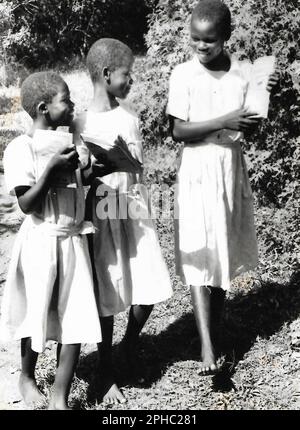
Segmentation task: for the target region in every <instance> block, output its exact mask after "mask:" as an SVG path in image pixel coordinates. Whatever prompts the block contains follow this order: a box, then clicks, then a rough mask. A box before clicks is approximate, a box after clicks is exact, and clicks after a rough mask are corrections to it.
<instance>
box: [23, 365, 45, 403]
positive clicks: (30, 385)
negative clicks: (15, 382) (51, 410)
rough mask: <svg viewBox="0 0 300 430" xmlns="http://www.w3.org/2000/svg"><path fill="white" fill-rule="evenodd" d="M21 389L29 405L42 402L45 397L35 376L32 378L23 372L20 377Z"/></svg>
mask: <svg viewBox="0 0 300 430" xmlns="http://www.w3.org/2000/svg"><path fill="white" fill-rule="evenodd" d="M19 390H20V393H21V396H22V397H23V399H24V402H25V404H26V405H27V406H33V405H34V404H36V403H41V402H43V401H44V400H45V397H44V396H43V394H42V393H41V392H40V390H39V389H38V387H37V384H36V380H35V378H34V377H33V378H31V377H29V376H26V375H24V374H22V373H21V375H20V379H19Z"/></svg>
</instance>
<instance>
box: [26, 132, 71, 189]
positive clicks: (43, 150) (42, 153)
mask: <svg viewBox="0 0 300 430" xmlns="http://www.w3.org/2000/svg"><path fill="white" fill-rule="evenodd" d="M63 147H70V148H73V147H74V144H73V135H72V134H71V133H67V132H64V131H57V130H36V131H35V133H34V135H33V144H32V148H33V154H34V159H35V169H36V176H37V179H39V178H40V177H41V176H42V174H43V172H44V171H45V169H46V166H47V164H48V163H49V161H50V160H51V158H52V157H53V156H54V155H55V154H56V153H57V152H58V151H60V150H61V149H62V148H63ZM51 187H54V188H76V187H77V181H76V174H75V171H74V172H68V171H63V170H60V171H58V172H57V173H55V174H54V176H53V180H52V181H51Z"/></svg>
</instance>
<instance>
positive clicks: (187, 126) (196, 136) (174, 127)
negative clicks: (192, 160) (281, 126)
mask: <svg viewBox="0 0 300 430" xmlns="http://www.w3.org/2000/svg"><path fill="white" fill-rule="evenodd" d="M254 115H256V114H255V113H254V112H247V111H246V109H237V110H235V111H233V112H230V113H228V114H226V115H223V116H220V117H218V118H214V119H211V120H208V121H201V122H188V121H184V120H182V119H179V118H175V117H171V131H172V136H173V138H174V140H178V141H187V142H191V143H192V142H193V141H199V140H201V139H202V138H204V137H205V136H207V135H209V134H210V133H213V132H215V131H218V130H222V129H231V130H236V131H242V132H245V131H248V130H249V129H250V128H251V127H253V126H255V125H257V123H258V122H259V120H260V118H259V117H257V116H256V117H254Z"/></svg>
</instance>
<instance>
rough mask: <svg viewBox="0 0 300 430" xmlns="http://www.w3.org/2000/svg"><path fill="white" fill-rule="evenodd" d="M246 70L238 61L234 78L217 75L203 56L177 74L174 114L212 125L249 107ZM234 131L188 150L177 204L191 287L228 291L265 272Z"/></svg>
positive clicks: (183, 265)
mask: <svg viewBox="0 0 300 430" xmlns="http://www.w3.org/2000/svg"><path fill="white" fill-rule="evenodd" d="M247 86H248V82H247V78H246V70H244V67H243V65H242V64H241V63H239V62H238V61H237V60H235V59H233V58H231V67H230V70H229V71H228V72H227V73H225V74H224V73H222V74H220V72H210V71H208V70H207V69H206V68H205V67H204V66H202V65H201V63H200V62H199V60H198V58H197V57H196V56H195V57H194V58H193V59H192V60H190V61H187V62H185V63H182V64H180V65H178V66H176V67H175V68H174V70H173V72H172V74H171V78H170V86H169V99H168V106H167V113H168V114H169V115H171V116H173V117H176V118H179V119H181V120H184V121H190V122H193V121H206V120H210V119H213V118H217V117H219V116H221V115H224V114H227V113H229V112H231V111H233V110H235V109H239V108H242V107H243V104H244V100H245V95H246V91H247ZM242 137H243V134H242V133H240V132H238V131H234V130H229V129H223V130H218V131H216V132H213V133H210V134H209V135H207V136H206V137H205V138H203V139H201V141H200V140H199V142H197V143H193V144H185V145H184V149H183V153H182V159H181V164H180V167H179V171H178V188H177V196H176V199H175V204H176V207H175V209H176V210H175V216H176V223H175V227H176V229H175V230H176V241H175V243H176V257H177V258H176V260H177V273H178V274H179V275H180V276H181V278H182V281H183V282H184V283H185V284H187V285H194V286H201V285H208V286H216V287H222V288H223V289H224V290H226V289H228V288H229V286H230V281H231V280H232V279H233V278H234V277H235V276H236V275H238V274H240V273H242V272H244V271H247V270H249V269H253V268H254V267H255V266H256V265H257V242H256V234H255V227H254V218H253V197H252V192H251V187H250V183H249V178H248V173H247V169H246V164H245V160H244V156H243V153H242V150H241V146H240V140H241V138H242Z"/></svg>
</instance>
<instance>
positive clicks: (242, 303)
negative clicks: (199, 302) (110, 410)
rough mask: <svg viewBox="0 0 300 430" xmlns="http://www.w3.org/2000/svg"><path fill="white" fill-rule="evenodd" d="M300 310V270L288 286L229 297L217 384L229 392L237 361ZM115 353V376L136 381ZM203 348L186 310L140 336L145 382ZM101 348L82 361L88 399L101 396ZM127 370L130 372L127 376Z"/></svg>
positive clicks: (265, 287) (195, 357)
mask: <svg viewBox="0 0 300 430" xmlns="http://www.w3.org/2000/svg"><path fill="white" fill-rule="evenodd" d="M299 314H300V272H297V273H294V275H293V276H292V277H291V279H290V282H289V283H288V284H285V285H280V284H275V283H266V284H264V285H263V286H261V287H260V288H256V289H255V290H253V291H252V292H250V293H248V294H247V295H244V294H236V295H235V296H234V297H233V298H232V299H229V300H227V301H226V304H225V312H224V328H223V333H222V350H223V353H224V354H225V365H224V367H223V370H222V372H221V373H220V374H218V375H216V376H215V377H214V378H213V385H212V389H213V390H215V391H223V392H226V391H229V390H230V389H231V388H232V387H233V383H232V381H231V376H232V375H233V374H234V372H235V367H236V365H237V363H238V362H239V361H240V360H241V359H242V358H243V356H244V355H245V354H246V353H247V352H248V351H249V350H250V349H251V347H252V346H253V344H254V343H255V340H256V339H257V336H260V337H261V338H268V337H270V336H271V335H273V334H275V333H276V332H277V331H278V330H280V328H281V327H282V325H283V324H284V323H291V322H292V321H294V320H295V319H296V318H298V317H299ZM113 355H114V358H115V361H116V362H117V363H118V366H116V378H117V380H118V384H119V386H120V387H122V386H123V387H124V386H125V385H128V384H130V385H134V386H141V385H139V384H135V383H134V381H132V380H130V378H129V377H128V373H127V372H126V366H125V363H124V361H122V357H120V355H119V346H118V345H116V346H114V349H113ZM199 356H200V348H199V342H198V337H197V332H196V327H195V323H194V317H193V314H192V313H188V314H185V315H183V316H182V317H181V318H179V319H178V320H176V321H175V322H174V323H172V324H170V325H169V326H168V327H167V329H166V330H164V331H162V332H161V333H160V334H158V335H156V336H152V335H147V334H145V335H142V336H141V339H140V353H139V360H140V361H139V363H137V368H140V369H142V368H143V369H144V375H145V382H144V383H143V385H142V386H143V387H149V386H151V384H153V383H154V382H156V381H158V380H159V379H160V378H161V377H162V376H163V374H164V373H165V371H166V370H167V369H168V368H169V367H170V366H171V365H172V364H174V363H176V362H179V361H181V362H182V361H187V360H195V361H197V360H199ZM97 367H98V364H97V353H96V352H93V353H91V354H90V355H87V356H86V357H84V358H83V359H82V360H81V363H80V366H79V369H78V372H77V375H78V377H80V378H82V379H84V380H86V381H87V382H88V384H89V388H88V398H87V400H88V402H93V403H95V402H96V401H97V400H98V401H101V392H100V387H99V385H98V383H99V378H97V377H95V375H97V373H98V368H97ZM124 375H125V376H124Z"/></svg>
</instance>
